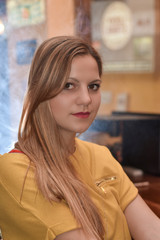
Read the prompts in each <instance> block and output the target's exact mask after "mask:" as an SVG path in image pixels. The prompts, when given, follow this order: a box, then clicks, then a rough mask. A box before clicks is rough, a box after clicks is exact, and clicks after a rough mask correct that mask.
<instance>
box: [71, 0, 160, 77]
mask: <svg viewBox="0 0 160 240" xmlns="http://www.w3.org/2000/svg"><path fill="white" fill-rule="evenodd" d="M75 2H76V6H75V7H76V16H79V15H81V19H80V20H79V19H78V18H76V25H78V24H77V22H78V23H79V28H78V27H76V33H77V35H80V36H82V37H84V38H87V39H89V40H90V41H91V42H92V44H93V46H94V47H95V48H96V49H97V50H98V52H99V53H100V55H101V56H102V59H103V63H104V64H103V68H104V72H106V73H118V72H120V73H155V72H159V71H160V53H159V52H160V50H159V46H160V1H159V0H140V1H135V0H86V1H84V0H81V1H80V0H76V1H75ZM79 10H80V11H81V14H79ZM89 20H90V21H89ZM80 26H81V28H80ZM82 27H83V28H82ZM80 31H81V32H80Z"/></svg>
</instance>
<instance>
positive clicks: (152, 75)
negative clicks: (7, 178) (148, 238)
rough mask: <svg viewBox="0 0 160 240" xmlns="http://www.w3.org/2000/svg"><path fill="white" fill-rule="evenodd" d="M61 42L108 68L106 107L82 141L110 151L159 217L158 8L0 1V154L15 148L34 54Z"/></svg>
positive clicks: (123, 1)
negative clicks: (88, 46) (90, 53)
mask: <svg viewBox="0 0 160 240" xmlns="http://www.w3.org/2000/svg"><path fill="white" fill-rule="evenodd" d="M58 35H77V36H80V37H82V38H84V39H86V40H88V41H90V42H91V43H92V45H93V46H94V47H95V48H96V49H97V51H98V52H99V53H100V55H101V57H102V60H103V76H102V80H103V83H102V88H101V91H102V96H101V106H100V109H99V112H98V116H97V118H96V119H95V121H94V122H93V124H92V125H91V127H90V128H89V129H88V130H87V131H86V132H85V133H84V134H82V135H81V136H80V138H82V139H85V140H87V141H93V142H97V143H99V144H102V145H106V146H107V147H109V148H110V150H111V152H112V154H113V155H114V156H115V158H116V159H117V160H118V161H119V162H120V163H121V164H122V166H123V167H124V169H125V171H126V173H127V174H128V176H129V177H130V178H131V179H132V180H133V181H134V183H135V185H136V186H137V187H138V188H139V192H140V194H141V196H142V197H143V198H144V200H145V201H146V202H147V204H148V205H149V206H150V207H151V208H152V210H153V211H154V212H155V213H156V214H157V215H158V216H159V217H160V0H140V1H138V0H32V1H31V0H18V1H17V0H0V154H3V153H4V152H7V151H8V150H9V149H10V148H11V147H12V143H13V142H14V141H16V138H17V129H18V123H19V119H20V114H21V108H22V103H23V98H24V94H25V89H26V85H27V78H28V71H29V67H30V64H31V61H32V57H33V55H34V52H35V50H36V48H37V47H38V46H39V45H40V44H41V42H43V41H44V40H45V39H47V38H50V37H53V36H58Z"/></svg>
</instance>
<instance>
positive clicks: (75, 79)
mask: <svg viewBox="0 0 160 240" xmlns="http://www.w3.org/2000/svg"><path fill="white" fill-rule="evenodd" d="M68 80H73V81H75V82H80V81H79V80H78V79H77V78H73V77H69V78H68ZM94 82H102V80H101V79H99V78H97V79H94V80H91V83H94Z"/></svg>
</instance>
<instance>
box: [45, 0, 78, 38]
mask: <svg viewBox="0 0 160 240" xmlns="http://www.w3.org/2000/svg"><path fill="white" fill-rule="evenodd" d="M46 17H47V25H46V27H47V32H48V37H53V36H59V35H74V21H75V20H74V19H75V16H74V0H67V1H66V0H46Z"/></svg>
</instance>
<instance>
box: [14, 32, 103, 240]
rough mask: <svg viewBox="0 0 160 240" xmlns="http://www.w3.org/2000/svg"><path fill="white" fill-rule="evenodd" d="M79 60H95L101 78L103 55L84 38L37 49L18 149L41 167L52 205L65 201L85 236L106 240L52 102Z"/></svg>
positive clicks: (41, 184)
mask: <svg viewBox="0 0 160 240" xmlns="http://www.w3.org/2000/svg"><path fill="white" fill-rule="evenodd" d="M79 55H91V56H92V57H93V58H94V59H95V60H96V62H97V65H98V69H99V75H100V76H101V74H102V63H101V59H100V57H99V55H98V53H97V52H96V51H95V50H94V48H92V46H91V45H90V44H88V43H87V42H85V41H83V40H82V39H80V38H77V37H71V36H69V37H67V36H61V37H54V38H51V39H48V40H46V41H45V42H43V43H42V44H41V45H40V47H39V48H38V49H37V51H36V53H35V56H34V58H33V61H32V64H31V69H30V74H29V81H28V90H27V94H26V97H25V101H24V105H23V111H22V116H21V121H20V125H19V133H18V142H17V143H16V147H17V148H18V149H20V150H21V151H23V152H24V153H25V154H26V155H27V156H28V157H29V158H30V160H31V162H32V163H33V164H34V165H35V178H36V181H37V185H38V187H39V189H40V191H41V192H42V194H43V195H44V197H45V198H47V199H48V200H49V201H60V200H62V199H64V200H65V201H66V202H67V204H68V206H69V208H70V209H71V211H72V213H73V215H74V216H75V219H76V220H77V223H78V224H79V226H80V227H81V228H82V229H83V231H84V232H85V234H87V236H91V237H96V239H98V240H100V239H103V236H104V227H103V223H102V220H101V217H100V214H99V212H98V210H97V208H96V206H95V205H94V203H93V202H92V200H91V198H90V197H89V194H88V192H87V189H86V187H85V185H84V184H83V183H82V182H81V181H80V179H79V177H78V176H77V173H76V171H75V169H74V167H73V165H72V164H71V162H70V161H69V159H68V156H67V154H66V153H67V149H66V146H65V144H64V142H63V138H62V136H61V135H60V131H59V129H58V126H57V123H56V122H55V120H54V118H53V116H52V113H51V110H50V107H49V101H48V100H49V99H51V98H53V97H55V96H56V95H57V94H58V93H59V92H60V91H61V90H62V89H63V88H64V86H65V83H66V80H67V79H68V77H69V73H70V69H71V64H72V60H73V58H74V57H76V56H79Z"/></svg>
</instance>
